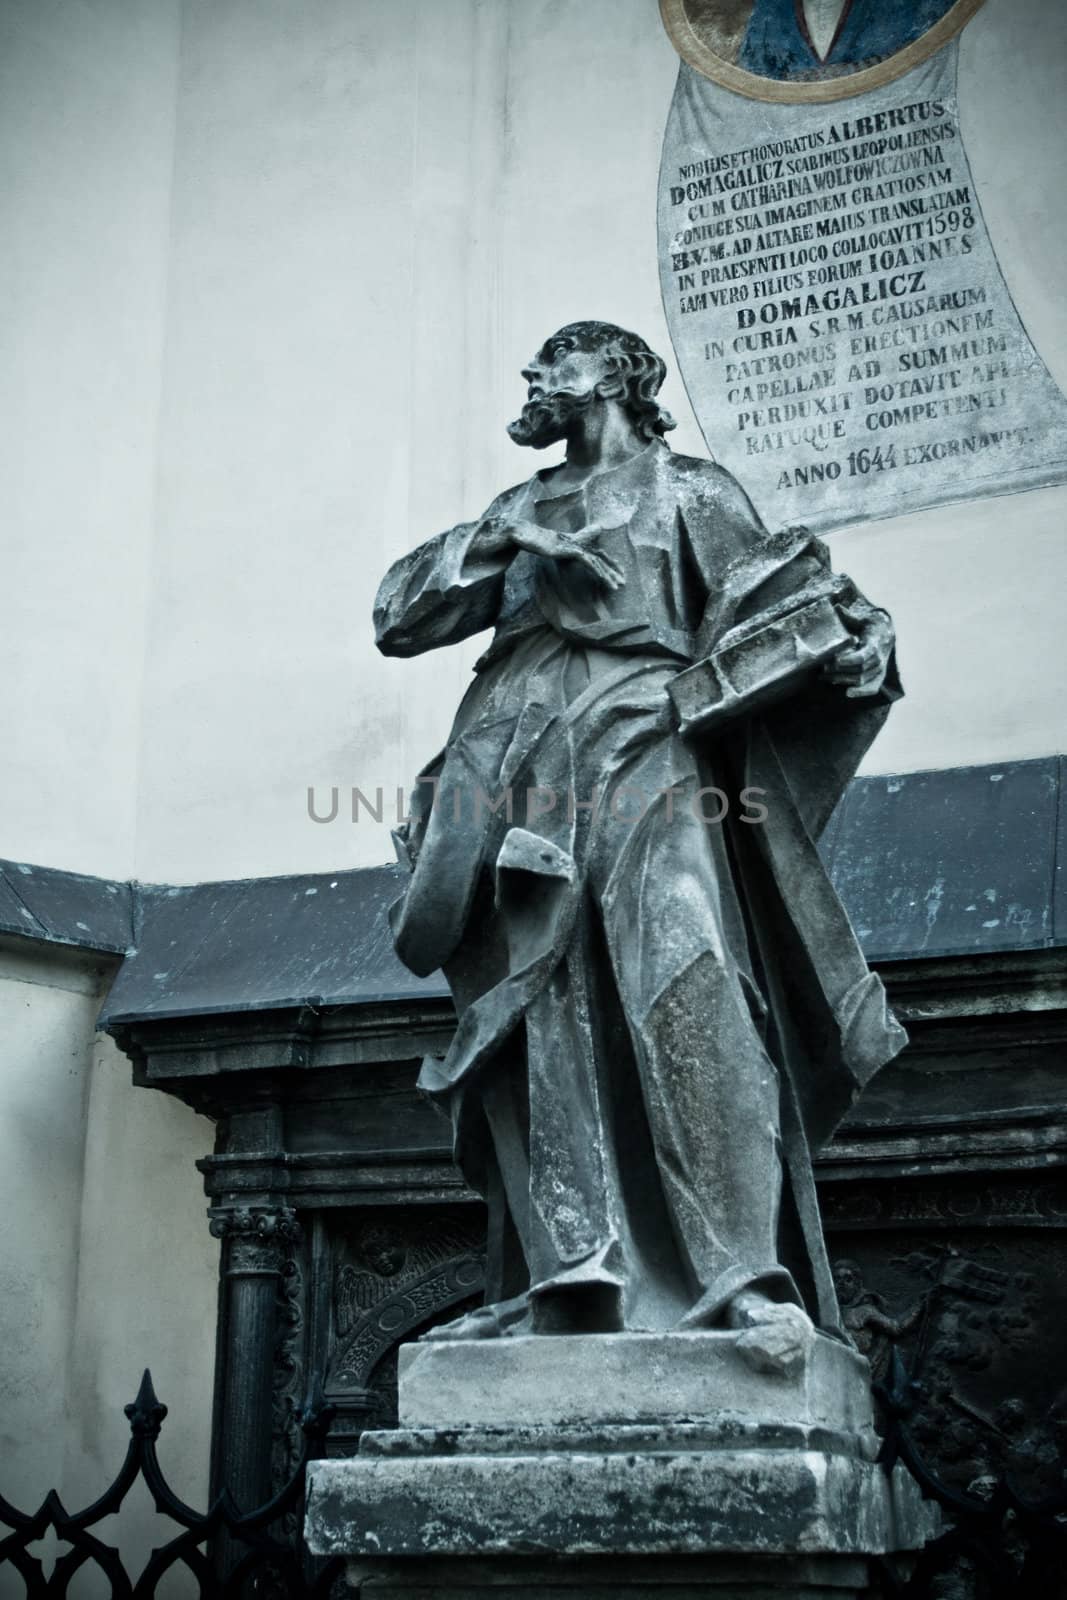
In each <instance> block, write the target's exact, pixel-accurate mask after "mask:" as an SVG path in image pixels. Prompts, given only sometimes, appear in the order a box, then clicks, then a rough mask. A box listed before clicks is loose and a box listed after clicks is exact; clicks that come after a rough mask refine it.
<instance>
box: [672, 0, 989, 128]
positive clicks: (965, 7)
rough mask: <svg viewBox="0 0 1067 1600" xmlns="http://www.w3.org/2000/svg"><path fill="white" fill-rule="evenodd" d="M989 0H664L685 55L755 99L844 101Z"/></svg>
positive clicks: (895, 71) (901, 67) (913, 60)
mask: <svg viewBox="0 0 1067 1600" xmlns="http://www.w3.org/2000/svg"><path fill="white" fill-rule="evenodd" d="M982 3H983V0H660V11H661V13H662V15H663V22H664V25H665V27H666V29H667V32H668V34H669V35H670V38H671V41H672V43H673V44H674V47H675V49H676V50H677V51H678V54H679V55H680V56H681V57H682V59H683V60H684V61H687V62H688V63H689V65H690V66H691V67H695V68H696V70H697V71H698V72H701V73H703V75H704V76H705V77H706V78H711V79H713V81H714V82H716V83H721V84H723V85H724V86H725V87H726V88H727V89H733V90H734V91H735V92H736V93H738V94H743V95H747V96H748V97H749V98H750V99H753V100H768V101H777V102H779V103H781V102H783V101H825V100H844V99H847V98H849V97H851V96H852V95H856V94H864V93H866V92H867V91H868V90H870V89H875V88H878V87H879V86H880V85H881V84H884V83H891V82H892V81H893V79H894V78H899V77H901V76H902V75H903V74H904V73H905V72H910V71H911V69H912V68H913V67H916V66H918V65H919V63H920V62H922V61H925V60H926V59H927V58H928V57H929V56H931V55H933V53H934V52H935V51H936V50H940V49H941V47H942V46H943V45H945V44H947V43H948V42H949V40H950V39H953V38H955V36H956V34H958V33H959V31H960V29H961V28H962V27H963V26H964V24H965V23H967V22H968V21H969V20H970V19H971V17H973V16H974V14H975V12H976V11H977V10H978V8H979V6H981V5H982Z"/></svg>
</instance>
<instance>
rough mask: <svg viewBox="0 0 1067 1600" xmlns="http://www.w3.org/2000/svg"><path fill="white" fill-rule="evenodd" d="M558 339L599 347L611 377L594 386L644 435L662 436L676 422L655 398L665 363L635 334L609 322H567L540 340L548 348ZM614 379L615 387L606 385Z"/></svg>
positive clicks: (662, 378)
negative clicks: (618, 405) (619, 406)
mask: <svg viewBox="0 0 1067 1600" xmlns="http://www.w3.org/2000/svg"><path fill="white" fill-rule="evenodd" d="M558 339H566V340H569V341H570V340H573V342H574V343H575V344H576V345H578V346H579V348H581V349H583V350H600V351H602V352H603V353H604V355H605V356H606V357H607V358H608V360H609V361H610V363H611V366H612V374H611V377H610V378H608V379H607V380H605V381H602V382H601V383H600V384H599V385H598V389H599V391H600V393H601V394H602V395H604V396H605V397H606V398H607V399H617V400H620V401H621V402H622V404H623V406H624V407H625V409H626V410H627V411H628V412H629V414H630V416H631V417H632V418H633V421H634V426H635V427H636V428H637V430H638V432H639V433H640V434H641V435H642V437H643V438H645V439H649V440H652V439H655V438H657V437H662V435H663V434H665V433H667V432H669V430H670V429H671V428H674V427H677V423H676V422H675V420H674V418H673V417H672V416H671V414H670V412H669V411H668V410H666V408H665V407H663V406H661V405H660V403H659V401H658V400H657V399H656V395H657V394H658V393H659V390H660V388H661V387H662V384H663V380H664V378H665V377H666V376H667V364H666V362H665V361H663V360H662V358H661V357H660V356H658V355H657V354H656V352H655V351H654V350H653V349H651V348H650V347H649V346H648V345H647V344H646V343H645V341H644V340H643V339H642V338H641V337H640V335H639V334H636V333H629V332H628V331H627V329H625V328H619V327H616V325H615V323H613V322H569V323H568V324H567V326H566V327H565V328H560V329H559V331H558V332H557V333H554V334H553V335H552V337H551V338H550V339H546V340H545V343H544V351H545V353H549V352H551V348H552V346H553V345H554V344H555V342H556V341H557V340H558ZM613 379H614V381H615V384H616V387H615V388H614V390H613V389H612V388H611V387H609V385H610V384H611V383H612V380H613Z"/></svg>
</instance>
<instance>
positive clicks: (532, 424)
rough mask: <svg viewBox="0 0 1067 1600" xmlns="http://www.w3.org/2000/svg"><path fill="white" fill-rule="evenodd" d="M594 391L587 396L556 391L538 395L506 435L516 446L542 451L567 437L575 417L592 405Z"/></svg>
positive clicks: (516, 419) (523, 409)
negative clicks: (525, 445) (522, 445)
mask: <svg viewBox="0 0 1067 1600" xmlns="http://www.w3.org/2000/svg"><path fill="white" fill-rule="evenodd" d="M594 393H595V390H593V389H590V390H589V392H588V394H574V393H571V392H570V391H568V390H566V389H557V390H555V391H554V392H553V393H552V394H545V395H541V396H540V398H539V399H537V400H527V402H526V404H525V405H524V406H523V408H522V415H521V416H518V417H516V418H515V421H514V422H509V423H508V434H509V436H510V438H511V439H513V440H514V442H515V443H516V444H528V445H531V446H532V447H533V449H534V450H544V449H546V448H547V447H548V446H549V445H550V444H558V443H559V441H560V440H561V439H565V438H566V437H567V431H568V429H569V428H570V425H571V423H572V422H573V421H574V420H575V418H577V417H580V416H581V414H582V412H583V411H585V410H586V408H587V407H588V406H589V405H590V404H591V403H592V400H593V395H594Z"/></svg>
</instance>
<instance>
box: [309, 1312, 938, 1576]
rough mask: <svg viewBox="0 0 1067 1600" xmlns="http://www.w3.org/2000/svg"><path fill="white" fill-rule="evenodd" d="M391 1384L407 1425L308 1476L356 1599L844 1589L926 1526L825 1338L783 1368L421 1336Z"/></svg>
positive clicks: (615, 1346)
mask: <svg viewBox="0 0 1067 1600" xmlns="http://www.w3.org/2000/svg"><path fill="white" fill-rule="evenodd" d="M399 1393H400V1421H401V1426H400V1428H399V1429H397V1430H394V1431H390V1432H381V1433H370V1434H366V1435H364V1438H363V1441H362V1444H361V1448H360V1454H359V1456H358V1457H356V1458H355V1459H354V1460H350V1461H331V1462H318V1463H316V1464H315V1465H314V1466H313V1467H312V1468H311V1470H310V1474H309V1487H308V1514H307V1538H308V1542H309V1544H310V1547H311V1549H312V1550H313V1551H314V1552H315V1553H316V1554H320V1555H345V1556H347V1557H348V1558H349V1573H350V1581H351V1582H352V1584H353V1587H356V1588H358V1589H359V1590H360V1592H366V1593H376V1592H379V1591H380V1592H382V1593H388V1594H391V1595H393V1596H395V1597H396V1600H401V1597H403V1600H431V1597H437V1596H440V1597H441V1600H445V1597H451V1600H460V1597H475V1596H480V1595H482V1594H483V1593H484V1594H485V1596H486V1597H487V1600H488V1597H489V1596H490V1595H493V1596H496V1597H498V1600H502V1597H503V1596H504V1595H511V1596H514V1597H515V1600H519V1597H526V1596H531V1597H532V1596H533V1595H534V1594H536V1595H538V1596H541V1597H544V1596H549V1597H557V1596H558V1600H579V1597H581V1600H601V1597H603V1600H608V1597H609V1596H612V1597H614V1596H617V1595H619V1594H622V1595H624V1596H626V1597H627V1600H646V1597H647V1600H651V1597H652V1596H654V1595H655V1596H657V1597H658V1596H660V1595H663V1596H665V1597H667V1600H689V1597H690V1596H693V1597H696V1596H698V1595H708V1596H713V1597H715V1600H729V1597H732V1596H735V1595H736V1596H741V1595H744V1596H749V1597H759V1596H771V1595H775V1596H779V1597H784V1596H785V1595H797V1596H810V1597H812V1600H815V1597H817V1596H827V1597H829V1596H833V1597H835V1600H845V1597H849V1600H851V1597H853V1596H858V1595H864V1594H867V1593H868V1592H869V1582H868V1577H869V1574H868V1565H869V1563H868V1560H867V1558H868V1557H869V1556H872V1555H882V1554H891V1553H897V1552H903V1551H907V1550H912V1549H916V1548H918V1547H920V1546H921V1545H922V1544H924V1543H925V1542H926V1540H927V1539H928V1538H930V1537H931V1535H932V1533H933V1532H934V1531H935V1527H936V1518H935V1514H934V1513H933V1512H932V1511H931V1509H930V1508H929V1507H927V1506H925V1505H924V1504H923V1503H922V1501H921V1499H920V1497H919V1493H918V1490H917V1488H916V1487H915V1485H914V1484H913V1483H912V1481H911V1479H910V1478H908V1477H907V1476H906V1474H904V1472H903V1470H902V1469H898V1470H897V1472H896V1473H895V1474H894V1476H893V1477H892V1478H891V1479H890V1478H887V1477H886V1475H885V1473H884V1472H883V1470H882V1468H881V1467H880V1466H878V1465H877V1463H876V1460H875V1457H876V1455H877V1439H876V1436H875V1434H874V1429H873V1418H872V1412H871V1401H870V1393H869V1382H868V1374H867V1364H866V1362H865V1361H864V1360H863V1359H862V1358H861V1357H860V1356H858V1355H856V1354H855V1353H854V1352H853V1351H851V1350H848V1349H846V1348H845V1347H844V1346H843V1345H840V1344H837V1343H835V1342H834V1341H832V1340H829V1339H825V1338H823V1337H821V1336H816V1337H815V1339H814V1340H813V1342H812V1344H811V1347H810V1349H809V1352H808V1355H807V1359H806V1360H805V1362H804V1364H803V1366H802V1368H801V1369H800V1370H798V1371H797V1372H796V1373H795V1374H794V1375H793V1376H791V1377H788V1378H786V1377H769V1376H767V1375H765V1374H760V1373H757V1372H754V1371H753V1370H752V1368H751V1367H750V1366H749V1365H748V1364H747V1363H746V1361H745V1360H744V1358H743V1357H742V1355H741V1354H740V1352H739V1350H738V1348H737V1337H736V1335H734V1334H730V1333H693V1334H666V1335H655V1334H608V1335H602V1336H600V1335H584V1336H581V1337H573V1338H571V1337H558V1338H539V1339H533V1338H529V1339H527V1338H518V1339H500V1340H491V1341H485V1342H473V1341H472V1342H469V1343H457V1344H446V1343H442V1344H432V1343H431V1344H425V1345H411V1346H407V1347H405V1348H404V1349H402V1351H401V1356H400V1389H399ZM459 1418H462V1419H464V1425H463V1426H460V1427H457V1426H456V1420H457V1419H459Z"/></svg>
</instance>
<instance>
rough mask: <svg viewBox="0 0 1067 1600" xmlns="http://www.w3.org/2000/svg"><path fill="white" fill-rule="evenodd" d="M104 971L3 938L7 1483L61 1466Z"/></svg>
mask: <svg viewBox="0 0 1067 1600" xmlns="http://www.w3.org/2000/svg"><path fill="white" fill-rule="evenodd" d="M100 992H101V973H100V971H99V969H98V968H97V967H95V966H94V965H93V964H92V963H90V962H87V961H85V960H84V959H82V958H80V957H73V956H70V955H68V954H66V953H65V952H54V951H51V950H49V951H46V952H43V953H41V952H40V951H39V950H38V949H36V948H35V947H30V946H28V945H26V946H19V945H17V944H15V943H14V941H0V1039H2V1041H3V1054H2V1057H0V1493H4V1494H6V1495H7V1496H8V1497H9V1498H10V1499H13V1500H14V1501H15V1503H16V1504H17V1505H20V1506H23V1507H25V1508H26V1509H30V1507H31V1505H32V1506H34V1507H35V1506H36V1505H37V1504H38V1503H39V1502H40V1500H41V1499H42V1498H43V1497H44V1495H45V1494H46V1493H47V1491H48V1490H49V1489H50V1488H52V1487H54V1486H55V1485H57V1484H58V1483H59V1482H60V1480H61V1477H62V1469H63V1450H64V1444H65V1433H66V1406H67V1379H68V1366H69V1359H70V1344H71V1330H72V1328H73V1325H74V1306H75V1302H76V1299H77V1277H78V1233H79V1219H80V1211H81V1189H82V1173H83V1163H84V1146H85V1112H86V1106H87V1101H88V1082H89V1063H90V1056H91V1041H92V1031H93V1021H94V1018H95V1015H96V1011H97V1009H98V1006H99V998H98V997H99V994H100Z"/></svg>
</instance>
